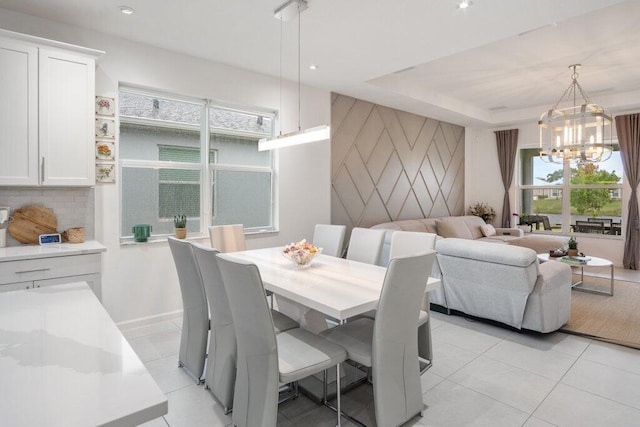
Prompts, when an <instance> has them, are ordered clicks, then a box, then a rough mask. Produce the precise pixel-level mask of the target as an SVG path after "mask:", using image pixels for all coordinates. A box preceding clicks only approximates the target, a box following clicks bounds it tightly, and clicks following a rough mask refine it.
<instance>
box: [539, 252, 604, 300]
mask: <svg viewBox="0 0 640 427" xmlns="http://www.w3.org/2000/svg"><path fill="white" fill-rule="evenodd" d="M560 258H561V257H558V258H556V257H550V256H549V254H548V253H544V254H538V260H540V262H546V261H549V260H551V261H558V262H562V261H560ZM586 258H589V260H588V261H587V262H586V263H585V264H577V265H574V264H569V263H565V264H567V265H568V266H569V267H571V268H580V280H578V281H577V282H575V283H572V284H571V287H572V288H573V289H575V290H576V291H582V292H590V293H592V294H601V295H609V296H613V262H611V261H609V260H608V259H604V258H598V257H595V256H587V257H586ZM584 267H610V268H611V281H610V285H609V292H605V291H601V290H599V289H592V288H585V287H583V286H581V285H582V284H583V282H584Z"/></svg>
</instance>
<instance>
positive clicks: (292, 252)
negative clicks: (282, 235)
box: [282, 239, 322, 267]
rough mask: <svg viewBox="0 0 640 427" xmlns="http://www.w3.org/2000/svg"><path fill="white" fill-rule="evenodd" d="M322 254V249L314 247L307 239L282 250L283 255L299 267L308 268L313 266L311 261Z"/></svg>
mask: <svg viewBox="0 0 640 427" xmlns="http://www.w3.org/2000/svg"><path fill="white" fill-rule="evenodd" d="M320 253H322V248H317V247H315V246H313V245H312V244H311V243H309V242H307V241H306V240H305V239H302V240H300V241H299V242H294V243H290V244H288V245H287V246H285V248H284V249H283V250H282V255H284V256H285V257H286V258H287V259H289V260H290V261H291V262H293V263H294V264H296V265H297V266H298V267H308V266H309V265H311V261H313V259H314V258H315V257H316V256H317V255H318V254H320Z"/></svg>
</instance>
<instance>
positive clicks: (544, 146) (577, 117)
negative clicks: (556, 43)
mask: <svg viewBox="0 0 640 427" xmlns="http://www.w3.org/2000/svg"><path fill="white" fill-rule="evenodd" d="M578 68H580V64H573V65H570V66H569V69H571V70H572V71H573V73H572V74H571V84H569V87H568V88H567V89H566V90H565V91H564V93H563V94H562V96H561V97H560V99H559V100H558V102H556V104H555V105H554V106H553V107H551V109H550V110H549V111H547V112H545V113H543V114H542V116H540V120H539V121H538V126H539V127H540V157H541V158H542V160H544V161H545V162H549V163H563V162H568V161H571V160H576V161H580V162H590V163H597V162H603V161H605V160H608V159H609V157H611V152H612V151H613V145H612V139H611V122H612V120H611V116H610V115H609V114H608V112H607V111H606V110H605V109H604V108H603V107H600V106H599V105H597V104H593V103H592V102H591V101H590V100H589V97H588V96H587V94H586V93H585V91H584V90H583V89H582V86H580V83H578V72H577V70H578ZM578 92H579V93H580V96H582V104H581V105H578V104H576V99H577V96H578ZM565 99H566V100H567V101H570V100H572V101H573V106H572V107H567V108H558V106H559V105H560V103H561V102H562V101H563V100H565Z"/></svg>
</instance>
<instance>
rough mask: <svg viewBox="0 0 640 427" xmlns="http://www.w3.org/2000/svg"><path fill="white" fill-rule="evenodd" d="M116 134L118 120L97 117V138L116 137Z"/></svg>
mask: <svg viewBox="0 0 640 427" xmlns="http://www.w3.org/2000/svg"><path fill="white" fill-rule="evenodd" d="M115 136H116V121H115V120H114V119H103V118H100V117H96V138H108V139H114V138H115Z"/></svg>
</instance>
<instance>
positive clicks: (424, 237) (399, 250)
mask: <svg viewBox="0 0 640 427" xmlns="http://www.w3.org/2000/svg"><path fill="white" fill-rule="evenodd" d="M439 239H440V237H439V236H438V235H436V234H432V233H421V232H416V231H395V232H394V233H393V235H392V236H391V247H390V249H389V259H392V258H399V257H406V256H411V255H416V254H419V253H424V252H427V251H430V250H434V249H435V247H436V241H438V240H439ZM429 276H431V277H438V278H439V277H440V276H441V273H440V267H439V266H438V260H437V259H436V260H434V261H433V264H432V268H431V271H430V272H429ZM429 311H430V303H429V294H428V293H426V292H425V294H424V297H423V299H422V307H421V311H420V318H419V321H418V355H419V356H420V358H421V359H424V360H426V361H428V363H426V365H425V367H424V369H423V370H422V371H423V372H424V371H426V370H427V369H429V368H430V367H431V364H432V363H433V347H432V345H431V316H430V313H429Z"/></svg>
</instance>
